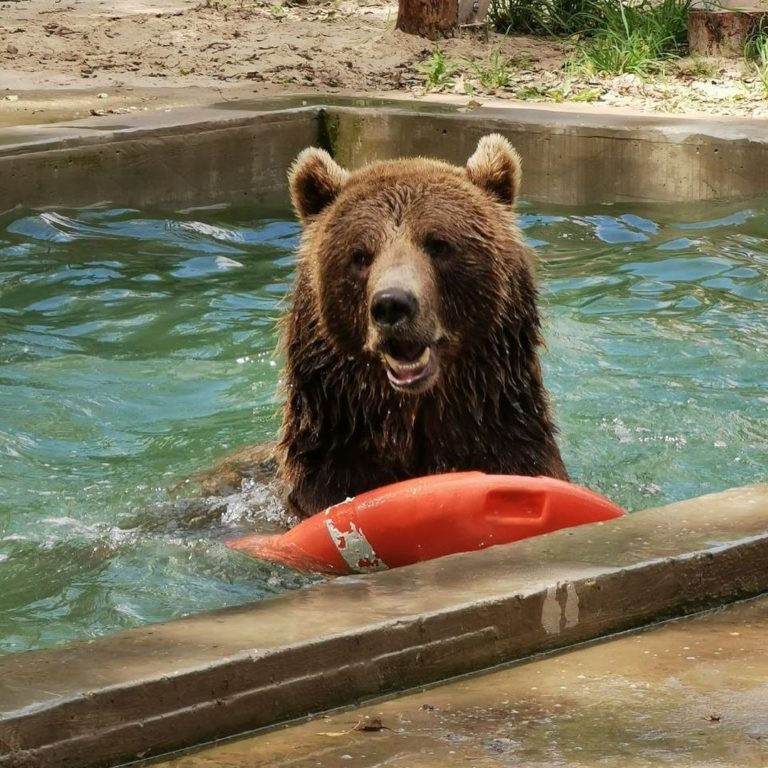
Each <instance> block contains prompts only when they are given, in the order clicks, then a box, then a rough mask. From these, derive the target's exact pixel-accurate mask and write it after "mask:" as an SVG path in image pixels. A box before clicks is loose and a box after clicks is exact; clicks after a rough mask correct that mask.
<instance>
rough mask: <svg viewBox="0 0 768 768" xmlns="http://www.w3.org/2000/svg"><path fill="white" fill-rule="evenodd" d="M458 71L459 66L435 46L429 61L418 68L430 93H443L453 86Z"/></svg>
mask: <svg viewBox="0 0 768 768" xmlns="http://www.w3.org/2000/svg"><path fill="white" fill-rule="evenodd" d="M458 69H459V66H458V64H456V63H455V62H453V61H451V60H450V59H449V58H448V57H447V56H446V55H445V52H444V51H443V50H442V49H441V48H440V46H439V45H436V46H435V49H434V50H433V51H432V55H431V56H430V57H429V59H428V60H427V61H425V62H423V63H421V64H419V65H417V67H416V70H417V71H418V72H419V74H421V75H423V76H424V87H425V88H426V89H427V90H428V91H441V90H443V88H445V87H447V86H449V85H451V83H452V82H453V76H454V75H455V74H456V72H457V71H458Z"/></svg>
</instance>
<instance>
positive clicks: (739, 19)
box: [688, 8, 768, 58]
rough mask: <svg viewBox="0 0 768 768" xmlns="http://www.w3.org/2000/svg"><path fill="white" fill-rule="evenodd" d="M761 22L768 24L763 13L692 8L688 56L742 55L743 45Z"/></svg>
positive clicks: (767, 18) (689, 19)
mask: <svg viewBox="0 0 768 768" xmlns="http://www.w3.org/2000/svg"><path fill="white" fill-rule="evenodd" d="M761 19H763V20H764V21H763V24H765V23H766V22H768V12H766V11H764V10H717V11H710V10H705V9H703V8H692V9H691V10H690V11H688V45H689V47H690V49H691V53H698V54H699V55H701V56H728V57H731V58H739V57H741V56H743V55H744V43H745V42H746V40H747V37H748V36H749V34H750V32H752V30H753V29H755V28H756V26H757V25H758V24H759V23H760V20H761Z"/></svg>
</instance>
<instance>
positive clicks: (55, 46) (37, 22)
mask: <svg viewBox="0 0 768 768" xmlns="http://www.w3.org/2000/svg"><path fill="white" fill-rule="evenodd" d="M396 17H397V4H396V3H392V2H386V1H385V0H330V1H329V2H322V1H320V2H315V0H312V1H311V2H310V3H308V4H304V5H299V4H294V3H292V2H291V3H288V2H285V0H275V2H271V1H270V0H154V2H153V0H6V1H5V2H3V0H0V124H6V125H7V124H12V123H20V122H24V123H28V122H40V121H47V120H52V119H61V118H68V117H73V116H87V115H88V114H96V115H101V114H111V113H116V112H117V113H119V112H123V111H129V110H130V111H133V110H137V109H158V108H159V109H170V108H173V107H174V106H177V105H187V104H195V103H202V102H204V101H210V93H211V89H212V88H213V89H215V90H216V91H219V92H220V94H219V95H220V96H221V97H223V98H230V99H233V100H234V99H240V98H246V97H248V98H251V97H253V96H254V95H276V94H281V95H285V94H289V93H324V94H327V93H334V94H335V93H362V92H365V93H371V94H381V95H393V94H397V95H400V96H406V97H409V98H421V97H423V96H424V95H425V94H426V93H427V92H428V90H429V89H428V88H427V87H426V86H427V84H426V82H425V75H424V73H423V66H424V64H425V63H426V62H428V61H429V60H430V59H431V58H432V55H433V51H434V49H435V44H434V43H432V42H430V41H428V40H424V39H421V38H418V37H414V36H410V35H405V34H402V33H400V32H397V31H396V30H395V28H394V27H395V20H396ZM440 46H441V49H442V51H443V52H444V54H445V56H446V59H447V60H448V61H449V62H451V63H453V64H454V65H455V66H456V71H455V72H454V73H453V74H452V75H451V76H450V77H447V78H445V84H444V85H443V87H442V88H441V89H440V90H441V91H442V92H445V93H450V94H454V96H455V97H456V98H459V99H466V101H467V102H468V103H469V104H470V105H471V104H472V102H473V101H477V100H486V99H490V98H498V99H505V100H506V99H509V100H523V101H527V102H530V101H549V102H570V101H573V102H575V103H577V104H582V105H583V103H585V102H594V105H595V106H596V107H598V108H600V106H601V105H605V106H606V107H621V108H625V109H626V108H629V109H632V110H633V111H634V110H642V111H663V112H672V113H675V112H689V113H690V112H694V113H695V112H702V113H707V114H718V115H741V116H752V117H768V100H766V99H765V98H764V96H763V94H762V93H761V91H760V88H759V87H758V83H757V80H756V78H755V76H754V73H753V72H751V71H750V68H749V65H747V64H746V63H745V62H741V61H732V62H727V61H708V62H707V63H706V66H699V65H697V63H696V62H692V61H691V60H683V61H681V62H680V63H679V64H677V65H675V66H674V67H672V69H671V70H670V72H669V73H668V74H667V75H665V76H664V77H658V78H656V79H654V80H653V81H651V82H644V81H643V80H641V79H640V78H638V77H636V76H634V75H622V76H620V77H605V78H594V77H593V78H586V77H578V76H573V75H569V74H567V73H566V71H565V70H564V69H563V64H564V62H565V61H566V59H567V58H568V56H569V55H570V54H571V52H572V46H571V45H570V44H569V43H567V42H560V41H547V40H540V39H534V38H528V37H507V38H505V37H502V36H501V35H496V34H493V33H491V34H487V33H482V32H478V31H474V32H470V31H465V32H462V33H461V34H459V35H457V36H456V37H454V38H451V39H448V40H445V41H442V42H441V43H440ZM499 51H500V53H497V52H499ZM494 55H496V56H497V59H496V61H497V62H498V60H499V58H498V57H500V58H501V60H503V61H504V62H506V63H505V66H506V67H507V69H508V71H509V75H510V77H509V83H508V84H507V85H505V86H504V87H499V88H484V87H483V86H482V84H481V83H480V82H479V79H478V68H483V67H487V66H488V65H489V62H491V61H492V60H493V57H494ZM701 70H706V76H704V75H702V74H701V72H700V71H701ZM697 73H698V74H697Z"/></svg>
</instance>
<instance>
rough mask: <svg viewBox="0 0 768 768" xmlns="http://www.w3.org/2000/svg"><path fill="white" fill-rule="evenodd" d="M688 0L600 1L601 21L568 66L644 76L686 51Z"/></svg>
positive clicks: (593, 71) (589, 70) (689, 1)
mask: <svg viewBox="0 0 768 768" xmlns="http://www.w3.org/2000/svg"><path fill="white" fill-rule="evenodd" d="M690 3H691V0H640V2H636V3H633V4H632V5H629V4H625V2H622V0H600V11H601V13H602V21H601V22H600V25H599V26H598V27H596V28H595V29H594V31H593V32H592V34H591V35H590V36H589V37H588V38H587V39H586V40H585V42H584V46H583V49H582V51H581V53H579V54H578V55H577V56H575V57H573V58H572V59H571V61H570V63H569V65H570V66H571V67H572V68H573V69H577V70H582V71H586V72H588V73H597V72H602V73H606V74H613V75H620V74H623V73H625V72H631V73H634V74H637V75H640V76H645V75H648V74H651V73H653V72H658V71H660V70H661V69H662V68H663V66H664V62H665V61H667V60H669V59H671V58H674V57H676V56H680V55H683V54H684V53H686V52H687V46H688V8H689V7H690Z"/></svg>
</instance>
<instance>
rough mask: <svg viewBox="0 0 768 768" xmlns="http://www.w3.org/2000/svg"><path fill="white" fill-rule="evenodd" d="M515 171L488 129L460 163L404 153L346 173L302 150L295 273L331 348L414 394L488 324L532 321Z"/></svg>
mask: <svg viewBox="0 0 768 768" xmlns="http://www.w3.org/2000/svg"><path fill="white" fill-rule="evenodd" d="M520 177H521V172H520V160H519V157H518V155H517V153H516V152H515V150H514V149H513V148H512V146H511V145H510V144H509V142H508V141H507V140H506V139H504V138H503V137H502V136H500V135H490V136H485V137H484V138H482V139H481V140H480V142H479V144H478V146H477V150H476V151H475V152H474V154H473V155H472V156H471V157H470V158H469V160H468V162H467V164H466V166H465V167H463V168H461V167H456V166H452V165H449V164H446V163H442V162H439V161H434V160H427V159H423V158H416V159H406V160H396V161H387V162H379V163H374V164H371V165H369V166H367V167H365V168H363V169H361V170H359V171H356V172H354V173H350V172H348V171H346V170H344V169H343V168H341V167H340V166H339V165H338V164H337V163H336V162H335V161H334V160H333V159H332V158H331V157H330V155H329V154H328V153H327V152H325V151H323V150H321V149H314V148H313V149H307V150H305V151H304V152H302V153H301V154H300V155H299V157H298V158H297V160H296V162H295V164H294V166H293V168H292V169H291V174H290V187H291V196H292V200H293V204H294V207H295V209H296V212H297V213H298V216H299V218H300V220H301V223H302V226H303V229H304V232H303V237H302V246H301V250H300V273H302V274H303V275H304V278H305V281H306V283H307V286H308V289H309V290H310V291H311V293H312V295H313V297H314V298H313V311H314V313H315V314H316V315H317V317H316V318H315V319H316V321H317V323H318V324H319V327H320V329H321V331H322V333H323V336H324V337H325V338H326V339H328V340H329V342H330V343H331V345H332V346H333V347H334V348H335V349H336V350H337V352H338V353H339V354H340V355H342V356H344V358H345V359H358V360H365V361H366V363H367V364H369V365H380V366H381V369H382V375H383V373H384V372H385V373H386V377H387V379H388V381H389V384H390V385H391V386H392V387H393V388H394V389H396V390H398V391H400V392H406V393H411V394H421V393H424V392H426V391H428V390H430V389H432V388H433V387H434V386H435V385H436V384H437V383H438V382H439V381H440V380H441V377H450V374H451V371H452V370H455V369H456V367H457V366H460V365H461V364H462V362H463V361H464V360H465V358H467V357H472V355H471V351H472V349H473V346H474V345H476V344H477V343H478V341H479V340H482V339H484V338H487V337H488V336H489V334H491V333H492V332H493V329H494V328H496V329H498V328H499V325H500V323H504V324H505V327H508V326H509V324H510V323H512V324H514V323H516V322H517V323H520V324H521V325H522V324H526V323H527V324H528V325H529V326H534V327H536V328H537V327H538V318H537V316H534V317H531V316H530V311H534V312H535V309H534V310H532V309H531V308H532V307H534V305H535V301H534V299H535V288H534V287H533V280H532V270H531V266H530V264H529V261H528V254H527V251H526V249H525V247H524V246H523V244H522V238H521V235H520V232H519V230H518V228H517V224H516V220H515V216H514V213H513V211H512V205H513V204H514V202H515V199H516V197H517V193H518V190H519V187H520ZM496 335H498V334H496Z"/></svg>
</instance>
